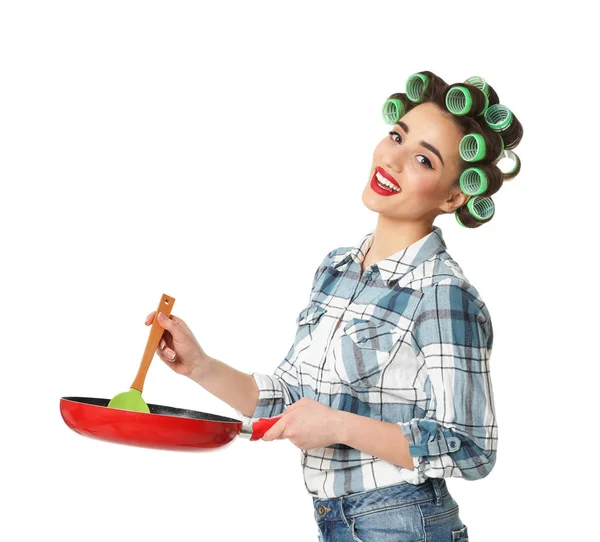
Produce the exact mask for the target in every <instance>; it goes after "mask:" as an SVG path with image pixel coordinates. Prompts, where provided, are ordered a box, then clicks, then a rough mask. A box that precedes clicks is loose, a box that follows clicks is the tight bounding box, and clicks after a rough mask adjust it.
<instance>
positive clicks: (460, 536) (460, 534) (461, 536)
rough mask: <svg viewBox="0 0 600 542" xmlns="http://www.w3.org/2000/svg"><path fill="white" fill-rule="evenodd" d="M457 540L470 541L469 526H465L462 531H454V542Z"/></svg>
mask: <svg viewBox="0 0 600 542" xmlns="http://www.w3.org/2000/svg"><path fill="white" fill-rule="evenodd" d="M455 540H461V541H462V542H468V540H469V532H468V531H467V526H466V525H464V524H463V526H462V528H461V529H456V530H455V531H452V542H454V541H455Z"/></svg>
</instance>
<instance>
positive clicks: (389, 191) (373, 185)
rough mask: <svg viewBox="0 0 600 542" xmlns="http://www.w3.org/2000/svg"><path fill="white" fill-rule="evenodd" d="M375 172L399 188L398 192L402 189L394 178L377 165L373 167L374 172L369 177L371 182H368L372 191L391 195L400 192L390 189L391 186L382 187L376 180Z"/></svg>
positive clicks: (382, 194)
mask: <svg viewBox="0 0 600 542" xmlns="http://www.w3.org/2000/svg"><path fill="white" fill-rule="evenodd" d="M377 173H379V174H380V175H381V176H382V177H384V178H385V179H387V180H388V181H390V182H391V183H392V184H393V185H394V186H397V187H398V188H399V190H400V192H401V191H402V189H401V188H400V185H399V184H398V183H397V182H396V180H395V179H394V178H393V177H392V176H391V175H390V174H389V173H388V172H387V171H385V170H384V169H383V168H380V167H379V166H377V167H376V168H375V172H374V173H373V177H371V183H370V185H371V188H372V189H373V191H374V192H377V193H378V194H379V195H381V196H393V195H395V194H399V193H400V192H396V191H395V190H392V189H391V188H387V187H385V188H384V187H382V186H381V185H380V184H379V183H378V182H377Z"/></svg>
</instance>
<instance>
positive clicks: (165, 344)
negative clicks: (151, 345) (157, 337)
mask: <svg viewBox="0 0 600 542" xmlns="http://www.w3.org/2000/svg"><path fill="white" fill-rule="evenodd" d="M165 346H167V343H166V342H165V341H164V340H163V341H160V349H161V350H164V349H165Z"/></svg>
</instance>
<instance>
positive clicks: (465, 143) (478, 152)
mask: <svg viewBox="0 0 600 542" xmlns="http://www.w3.org/2000/svg"><path fill="white" fill-rule="evenodd" d="M458 152H459V153H460V157H461V158H462V159H463V160H465V161H466V162H477V161H478V160H482V159H483V158H484V157H485V154H486V148H485V140H484V139H483V136H482V135H481V134H467V135H466V136H464V137H463V138H462V139H461V140H460V145H459V146H458Z"/></svg>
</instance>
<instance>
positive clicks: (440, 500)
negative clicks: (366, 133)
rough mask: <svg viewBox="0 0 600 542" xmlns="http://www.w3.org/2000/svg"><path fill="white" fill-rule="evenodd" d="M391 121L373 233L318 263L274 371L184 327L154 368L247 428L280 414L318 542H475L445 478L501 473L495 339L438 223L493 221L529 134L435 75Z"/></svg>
mask: <svg viewBox="0 0 600 542" xmlns="http://www.w3.org/2000/svg"><path fill="white" fill-rule="evenodd" d="M383 116H384V120H385V121H386V122H387V123H388V124H390V125H391V126H392V128H391V130H390V132H389V134H388V135H387V136H386V137H385V138H384V139H383V140H382V141H381V142H380V143H379V144H378V145H377V147H376V148H375V152H374V153H373V164H372V166H371V170H370V172H369V176H368V181H367V184H366V186H365V188H364V191H363V194H362V200H363V203H364V204H365V205H366V206H367V207H368V208H369V209H371V210H372V211H374V212H376V213H378V220H377V226H376V228H375V229H374V230H373V231H371V232H369V233H368V234H367V235H365V236H364V237H362V239H360V240H359V242H358V243H357V244H356V245H355V246H352V247H341V248H337V249H334V250H332V251H330V252H329V253H328V254H327V256H326V257H325V258H324V260H323V261H322V262H321V264H320V265H319V267H318V269H317V271H316V273H315V275H314V280H313V286H312V290H311V294H310V299H309V303H308V305H307V306H306V307H305V308H303V310H302V311H301V312H300V314H299V315H298V318H297V325H298V328H297V332H296V337H295V341H294V344H293V345H292V347H291V349H290V351H289V352H288V354H287V356H286V357H285V359H284V361H283V362H282V363H281V364H280V365H279V367H277V369H276V370H275V371H274V374H272V375H264V374H259V373H252V374H250V375H249V374H246V373H242V372H240V371H237V370H236V369H234V368H232V367H230V366H228V365H226V364H224V363H222V362H221V361H218V360H217V359H214V358H212V357H210V356H208V355H206V353H205V352H204V351H203V349H202V347H201V346H200V345H199V344H198V342H197V341H196V339H195V338H194V335H193V333H192V332H191V330H190V329H189V327H188V326H187V325H186V324H185V322H184V321H183V320H182V319H181V318H178V317H176V316H171V317H170V319H167V318H164V317H162V315H159V321H160V322H161V325H162V327H163V328H164V329H165V330H166V332H165V335H164V339H163V342H162V343H161V347H160V348H159V350H158V355H159V357H160V358H161V359H162V360H163V361H165V362H166V363H167V364H168V365H169V366H170V367H171V368H172V369H173V370H174V371H176V372H178V373H180V374H183V375H186V376H188V377H190V378H191V379H193V380H194V381H195V382H197V383H198V384H200V385H201V386H203V387H204V388H205V389H207V390H208V391H209V392H211V393H213V394H214V395H216V396H217V397H219V398H220V399H222V400H223V401H225V402H227V403H228V404H229V405H231V406H232V407H233V408H234V409H235V410H236V411H237V412H238V413H239V414H241V415H243V416H247V417H252V418H259V417H274V416H278V415H281V418H280V419H279V421H278V422H277V423H276V424H275V425H274V426H273V427H272V428H271V429H270V430H269V431H268V432H267V433H266V434H265V435H264V437H263V438H264V440H272V439H284V438H285V439H289V440H290V441H291V442H292V443H294V444H295V445H296V446H297V447H298V448H300V449H301V450H302V464H303V469H304V479H305V484H306V489H307V490H308V492H309V494H310V495H311V496H312V498H313V501H314V507H315V520H316V522H317V525H318V529H319V537H320V540H324V541H330V540H336V541H342V540H344V541H346V540H347V541H356V540H359V541H363V542H380V541H382V540H404V541H406V542H410V541H414V542H418V541H422V540H434V541H436V542H442V541H448V542H451V541H455V540H462V541H466V540H468V533H467V527H466V525H465V524H464V523H463V522H462V521H461V519H460V517H459V507H458V505H457V503H456V501H455V500H454V499H453V498H452V496H451V495H450V493H449V491H448V488H447V486H446V482H445V478H449V477H452V476H454V477H458V478H464V479H467V480H477V479H480V478H483V477H485V476H487V475H488V474H489V473H490V471H491V470H492V468H493V467H494V464H495V462H496V450H497V432H498V428H497V424H496V418H495V414H494V411H495V409H494V402H493V392H492V383H491V378H490V369H489V361H490V356H491V351H492V343H493V329H492V322H491V317H490V314H489V312H488V310H487V307H486V305H485V303H484V302H483V300H482V299H481V297H480V295H479V293H478V291H477V290H476V289H475V288H474V287H473V286H472V285H471V284H470V282H469V281H468V279H467V278H466V277H465V275H464V273H463V271H462V269H461V268H460V266H459V265H458V264H457V263H456V262H455V261H454V260H453V259H452V257H451V256H450V255H449V254H448V252H447V251H446V245H445V243H444V240H443V237H442V231H441V229H440V228H439V227H438V226H434V225H433V222H434V220H435V219H436V217H438V216H439V215H441V214H447V213H455V215H456V218H457V222H458V223H459V224H460V225H461V226H465V227H469V228H475V227H478V226H480V225H482V224H484V223H485V222H488V221H489V220H491V218H492V216H493V214H494V204H493V201H492V200H491V198H490V196H491V195H492V194H493V193H495V192H496V191H497V190H498V189H499V188H500V186H501V185H502V182H503V181H504V180H506V179H510V178H512V177H514V176H515V175H516V174H517V173H518V171H519V170H520V161H519V159H518V157H517V155H516V154H515V153H513V152H512V151H510V150H509V149H512V148H514V147H515V146H516V145H517V144H518V142H519V141H520V139H521V137H522V127H521V125H520V123H519V121H518V120H517V119H516V117H515V116H514V115H513V114H512V112H511V111H510V110H509V109H508V108H506V107H505V106H502V105H500V104H499V99H498V96H497V94H496V93H495V91H494V89H493V88H492V87H490V86H489V85H488V84H487V83H486V82H485V80H483V79H482V78H480V77H472V78H470V79H468V80H467V81H466V82H465V83H458V84H454V85H447V84H446V83H445V82H444V81H443V80H442V79H440V78H439V77H438V76H436V75H435V74H433V73H431V72H428V71H425V72H420V73H417V74H414V75H412V76H411V77H410V78H409V79H408V81H407V88H406V93H398V94H393V95H392V96H390V98H388V100H386V102H385V103H384V107H383ZM503 158H507V159H509V160H512V162H513V165H512V167H511V168H510V170H508V171H501V170H500V169H499V167H498V165H499V161H500V159H503ZM153 318H154V313H151V314H150V315H149V316H148V318H147V320H146V324H147V325H150V324H151V323H152V321H153Z"/></svg>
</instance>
